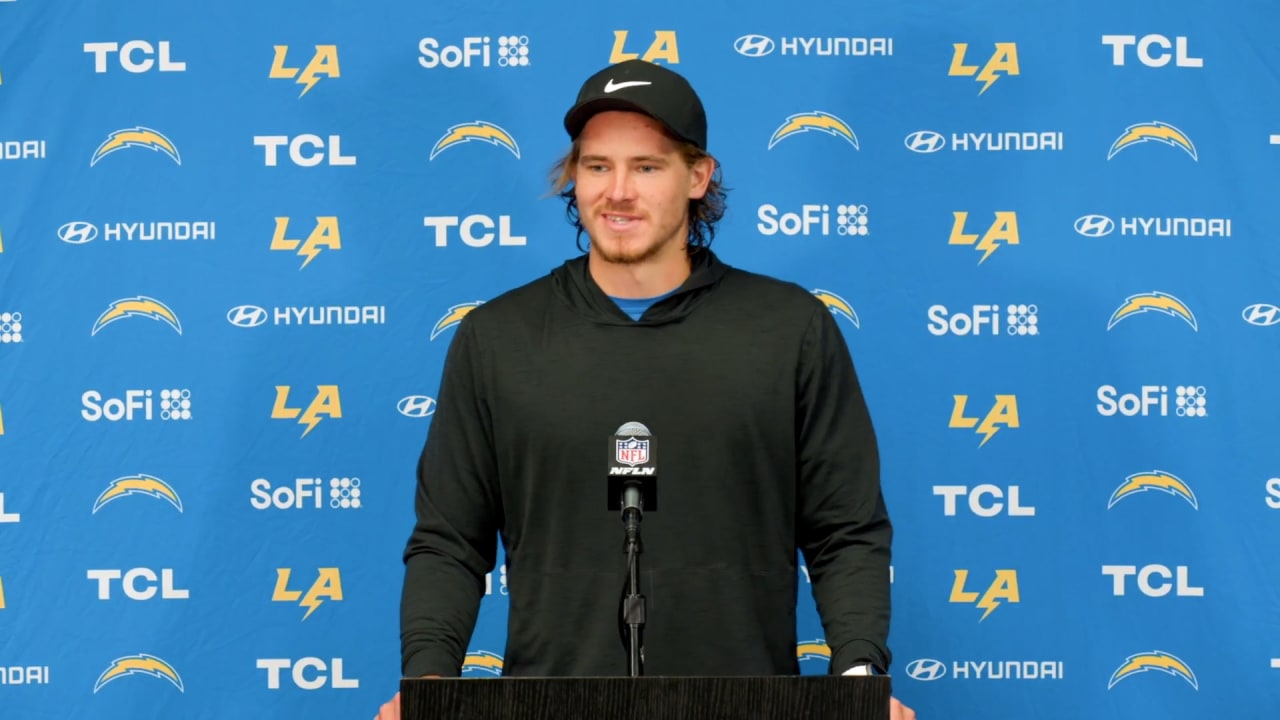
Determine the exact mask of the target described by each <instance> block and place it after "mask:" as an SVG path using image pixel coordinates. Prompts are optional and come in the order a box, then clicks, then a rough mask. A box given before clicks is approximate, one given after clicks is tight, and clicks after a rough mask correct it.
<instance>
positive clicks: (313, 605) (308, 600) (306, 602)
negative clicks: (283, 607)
mask: <svg viewBox="0 0 1280 720" xmlns="http://www.w3.org/2000/svg"><path fill="white" fill-rule="evenodd" d="M298 604H299V605H301V606H302V607H304V608H306V609H307V612H306V613H304V614H303V616H302V621H303V622H306V620H307V618H309V617H311V613H313V612H315V611H316V609H317V608H319V607H320V606H321V605H323V604H324V601H323V600H321V599H320V598H319V597H318V596H314V595H312V594H311V593H307V595H306V597H304V598H302V599H301V600H299V601H298Z"/></svg>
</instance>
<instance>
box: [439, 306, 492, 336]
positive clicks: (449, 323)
mask: <svg viewBox="0 0 1280 720" xmlns="http://www.w3.org/2000/svg"><path fill="white" fill-rule="evenodd" d="M483 304H484V301H483V300H473V301H471V302H465V303H459V304H458V305H454V306H453V307H451V308H449V312H447V313H445V314H444V317H442V318H440V320H439V322H437V323H436V326H435V327H433V328H431V339H432V340H435V339H436V336H438V335H439V334H440V333H442V332H444V331H445V330H448V329H449V328H451V327H453V326H455V325H457V324H458V323H460V322H462V318H464V317H466V316H467V315H469V314H470V313H471V311H472V310H475V309H476V308H478V307H480V306H481V305H483Z"/></svg>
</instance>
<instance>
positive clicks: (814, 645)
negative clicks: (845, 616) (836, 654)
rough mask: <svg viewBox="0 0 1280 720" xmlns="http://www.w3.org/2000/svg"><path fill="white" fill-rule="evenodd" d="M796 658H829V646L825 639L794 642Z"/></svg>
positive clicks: (828, 659) (827, 659)
mask: <svg viewBox="0 0 1280 720" xmlns="http://www.w3.org/2000/svg"><path fill="white" fill-rule="evenodd" d="M796 659H798V660H802V661H803V660H826V661H828V662H830V660H831V647H830V646H829V645H827V642H826V641H825V640H806V641H804V642H800V643H796Z"/></svg>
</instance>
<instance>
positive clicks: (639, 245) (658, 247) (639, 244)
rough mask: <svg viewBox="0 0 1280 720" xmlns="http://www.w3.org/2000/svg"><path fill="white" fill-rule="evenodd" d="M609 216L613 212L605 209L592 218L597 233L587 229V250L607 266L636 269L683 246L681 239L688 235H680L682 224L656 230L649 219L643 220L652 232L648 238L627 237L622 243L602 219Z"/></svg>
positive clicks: (619, 210)
mask: <svg viewBox="0 0 1280 720" xmlns="http://www.w3.org/2000/svg"><path fill="white" fill-rule="evenodd" d="M611 212H614V209H607V210H605V211H604V212H603V213H600V214H597V215H596V216H595V217H594V218H593V220H594V222H593V223H592V224H594V225H596V229H597V230H598V231H597V232H591V230H592V229H593V228H590V227H588V228H587V230H588V232H587V235H588V237H589V238H590V246H591V249H592V250H593V251H594V252H595V254H596V255H598V256H599V257H600V259H601V260H604V261H605V262H607V263H611V264H615V265H640V264H642V263H645V262H648V261H650V260H652V259H654V258H655V257H657V256H658V255H659V254H660V253H662V252H663V251H664V250H666V249H667V248H668V247H669V246H671V245H672V244H676V243H679V244H681V245H683V243H682V242H681V238H682V237H687V234H688V233H687V232H685V233H683V234H682V233H681V227H682V226H683V223H677V224H675V225H674V226H671V227H657V226H655V224H654V222H653V218H652V217H646V218H645V219H644V222H646V223H648V224H649V227H650V228H652V229H653V231H652V234H650V235H646V236H630V237H626V238H625V239H621V238H617V237H615V234H614V232H613V231H612V230H610V228H609V227H608V224H607V222H606V221H605V219H604V217H603V215H604V214H606V213H611ZM617 212H619V213H625V214H631V212H633V211H628V210H622V209H618V210H617ZM598 239H599V240H598Z"/></svg>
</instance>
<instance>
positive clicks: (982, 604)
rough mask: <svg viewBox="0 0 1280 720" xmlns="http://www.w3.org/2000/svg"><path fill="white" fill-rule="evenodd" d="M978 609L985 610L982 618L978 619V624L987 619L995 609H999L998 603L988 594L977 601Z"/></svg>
mask: <svg viewBox="0 0 1280 720" xmlns="http://www.w3.org/2000/svg"><path fill="white" fill-rule="evenodd" d="M978 607H979V608H981V609H983V610H986V612H984V613H982V617H980V618H978V622H982V621H983V620H986V619H987V616H988V615H990V614H991V613H993V612H995V611H996V608H998V607H1000V601H999V600H997V599H995V598H994V597H993V596H992V595H991V594H989V593H988V594H986V595H983V596H982V599H981V600H979V601H978Z"/></svg>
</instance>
